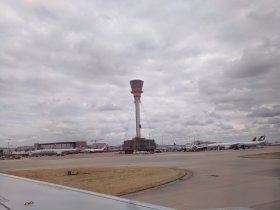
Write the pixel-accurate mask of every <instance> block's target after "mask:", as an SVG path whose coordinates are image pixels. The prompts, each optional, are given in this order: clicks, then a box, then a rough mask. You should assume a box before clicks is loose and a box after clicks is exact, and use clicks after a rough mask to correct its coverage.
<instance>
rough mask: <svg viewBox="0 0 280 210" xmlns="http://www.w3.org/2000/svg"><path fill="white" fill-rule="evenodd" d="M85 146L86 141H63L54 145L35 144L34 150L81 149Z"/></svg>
mask: <svg viewBox="0 0 280 210" xmlns="http://www.w3.org/2000/svg"><path fill="white" fill-rule="evenodd" d="M86 146H87V142H86V141H64V142H54V143H35V144H34V147H35V149H36V150H39V149H70V148H83V147H86Z"/></svg>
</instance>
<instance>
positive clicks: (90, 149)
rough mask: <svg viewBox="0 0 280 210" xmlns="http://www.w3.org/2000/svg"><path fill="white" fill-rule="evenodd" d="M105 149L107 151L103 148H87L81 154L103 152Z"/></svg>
mask: <svg viewBox="0 0 280 210" xmlns="http://www.w3.org/2000/svg"><path fill="white" fill-rule="evenodd" d="M106 149H107V148H106V147H103V148H100V149H93V148H89V149H84V150H82V151H81V152H83V153H86V152H88V153H95V152H105V151H106Z"/></svg>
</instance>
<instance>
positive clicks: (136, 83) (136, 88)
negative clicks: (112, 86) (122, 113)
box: [130, 80, 144, 138]
mask: <svg viewBox="0 0 280 210" xmlns="http://www.w3.org/2000/svg"><path fill="white" fill-rule="evenodd" d="M143 83H144V81H142V80H131V81H130V86H131V93H132V94H133V96H134V103H135V118H136V138H141V124H140V103H141V100H140V98H141V94H142V93H143V91H142V88H143Z"/></svg>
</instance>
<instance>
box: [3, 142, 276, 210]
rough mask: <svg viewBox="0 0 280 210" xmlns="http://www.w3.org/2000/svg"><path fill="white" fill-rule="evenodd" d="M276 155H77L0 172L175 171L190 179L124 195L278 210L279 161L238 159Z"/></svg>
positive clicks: (11, 165) (181, 204)
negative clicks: (115, 168)
mask: <svg viewBox="0 0 280 210" xmlns="http://www.w3.org/2000/svg"><path fill="white" fill-rule="evenodd" d="M275 151H280V147H265V148H263V149H249V150H237V151H234V150H227V151H205V152H196V153H184V152H178V153H160V154H153V155H119V154H114V153H102V154H81V155H71V156H65V157H43V158H32V159H23V160H1V161H0V171H9V170H20V169H35V168H62V167H99V166H102V167H104V166H105V167H106V166H127V165H129V166H134V165H135V166H164V167H177V168H182V169H186V170H189V171H191V172H192V173H191V174H189V175H192V176H191V177H190V176H187V177H186V178H184V179H182V180H178V181H176V182H173V183H170V184H167V185H164V186H160V187H157V188H153V189H149V190H145V191H141V192H138V193H133V194H130V195H126V196H124V197H125V198H129V199H133V200H138V201H143V202H148V203H152V204H157V205H162V206H167V207H171V208H176V209H204V208H223V207H232V206H235V207H250V208H253V209H256V210H274V209H275V210H279V209H280V159H255V158H241V157H239V156H240V155H246V154H255V153H264V152H275ZM147 178H148V177H147Z"/></svg>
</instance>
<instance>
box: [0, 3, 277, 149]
mask: <svg viewBox="0 0 280 210" xmlns="http://www.w3.org/2000/svg"><path fill="white" fill-rule="evenodd" d="M278 7H279V1H277V0H275V1H273V0H271V1H256V2H254V4H249V3H248V2H244V1H241V0H240V1H239V0H234V1H225V2H222V1H213V2H205V1H180V0H178V1H175V2H172V3H170V2H169V1H153V2H151V1H141V2H137V3H135V2H131V1H126V0H123V1H119V2H114V1H106V2H105V1H88V0H86V1H82V2H79V4H78V3H77V2H76V1H74V0H72V1H70V2H69V1H67V2H66V1H48V2H47V1H36V2H35V1H9V0H4V1H1V3H0V14H1V15H2V16H1V19H0V30H1V32H2V33H1V43H0V67H1V71H0V107H1V109H0V115H1V119H0V125H1V126H0V133H1V136H2V137H3V138H8V137H9V136H12V137H13V138H14V139H18V140H19V143H18V144H29V143H32V142H33V141H34V139H32V136H38V141H58V140H65V139H68V140H77V139H79V140H80V139H83V138H84V139H92V138H104V139H106V140H108V141H110V142H113V143H114V144H120V143H121V142H122V140H123V139H124V136H126V137H128V138H131V137H133V136H134V132H135V128H134V126H135V123H134V104H133V97H132V95H131V94H130V87H129V80H130V79H134V78H137V79H138V78H139V79H143V80H144V81H145V83H144V93H143V96H142V107H141V114H142V115H141V118H142V124H143V128H145V129H143V135H145V136H147V135H148V134H149V135H152V136H155V138H157V139H156V140H158V139H159V140H160V139H161V136H162V135H169V137H168V138H169V139H172V138H171V136H177V137H178V138H179V137H180V138H181V140H182V139H185V138H184V137H186V136H190V135H192V136H194V135H196V136H197V135H200V137H201V138H210V139H215V140H221V141H230V140H232V139H233V138H241V137H242V138H249V137H250V135H249V133H255V132H266V133H268V132H269V133H271V138H272V139H273V138H277V136H279V128H277V127H276V126H275V125H277V124H273V125H272V124H270V123H272V119H274V118H277V116H278V115H277V116H276V115H275V116H276V117H269V118H268V117H264V116H266V115H269V114H270V115H272V114H271V112H272V111H268V112H269V113H266V114H264V113H263V112H261V113H260V112H257V110H258V109H257V108H256V107H271V108H270V109H275V110H276V109H278V108H279V107H278V106H280V105H279V91H278V90H279V89H280V83H279V78H280V73H279V65H280V64H279V61H278V60H279V57H280V54H279V52H280V50H279V47H280V45H279V43H280V37H279V34H280V31H279V27H278V22H279V12H278V11H277V10H276V8H278ZM127 8H129V10H128V9H127ZM163 20H164V21H163ZM142 108H143V109H142ZM111 111H112V112H111ZM112 113H118V116H116V115H112ZM250 114H256V115H258V116H256V117H254V118H253V117H251V116H249V115H250ZM274 114H275V113H274ZM263 118H265V119H263ZM129 119H130V120H129ZM188 123H189V124H188ZM261 123H262V124H261ZM188 125H189V126H188ZM236 131H238V132H236ZM166 138H167V137H166ZM181 140H178V142H176V143H178V144H179V143H183V142H180V141H181ZM182 141H183V140H182ZM15 142H16V140H15ZM1 143H2V142H1V141H0V145H1Z"/></svg>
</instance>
